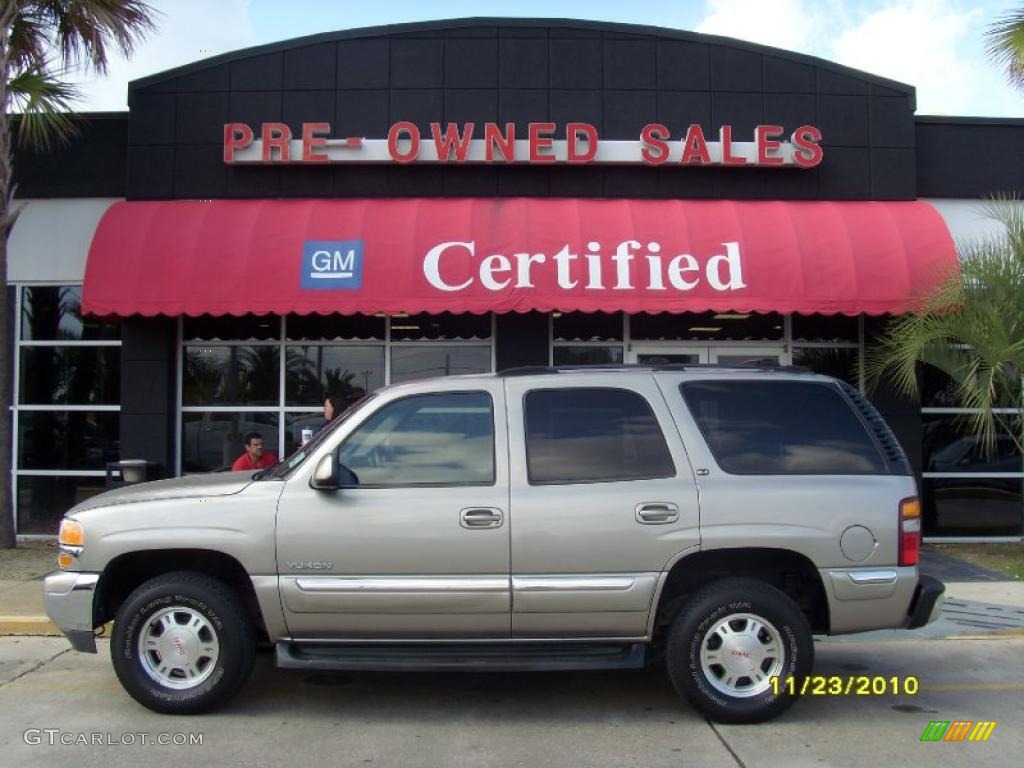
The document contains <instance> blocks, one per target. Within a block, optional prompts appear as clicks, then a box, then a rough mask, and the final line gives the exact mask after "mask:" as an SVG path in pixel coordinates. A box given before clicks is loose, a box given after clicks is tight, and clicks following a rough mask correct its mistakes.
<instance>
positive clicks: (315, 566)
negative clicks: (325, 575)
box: [287, 560, 334, 571]
mask: <svg viewBox="0 0 1024 768" xmlns="http://www.w3.org/2000/svg"><path fill="white" fill-rule="evenodd" d="M287 565H288V567H289V568H291V569H292V570H293V571H329V570H331V569H332V568H333V567H334V563H332V562H330V561H327V560H306V561H304V562H298V563H288V564H287Z"/></svg>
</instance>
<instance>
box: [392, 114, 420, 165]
mask: <svg viewBox="0 0 1024 768" xmlns="http://www.w3.org/2000/svg"><path fill="white" fill-rule="evenodd" d="M403 133H407V134H409V151H408V152H400V151H399V150H398V139H399V137H400V136H401V135H402V134H403ZM419 153H420V129H419V128H417V127H416V126H415V124H413V123H410V122H409V121H408V120H403V121H401V122H398V123H395V124H394V125H392V126H391V130H390V131H388V154H390V155H391V159H392V160H394V161H395V162H396V163H411V162H412V161H413V160H415V159H416V157H417V156H418V155H419Z"/></svg>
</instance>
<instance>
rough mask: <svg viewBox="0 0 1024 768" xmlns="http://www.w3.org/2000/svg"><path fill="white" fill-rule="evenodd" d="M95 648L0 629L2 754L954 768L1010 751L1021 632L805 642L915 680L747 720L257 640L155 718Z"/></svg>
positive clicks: (647, 697) (635, 694) (57, 761)
mask: <svg viewBox="0 0 1024 768" xmlns="http://www.w3.org/2000/svg"><path fill="white" fill-rule="evenodd" d="M99 646H100V647H99V653H98V654H97V655H95V656H92V655H88V654H78V653H74V652H71V651H69V650H68V649H67V643H66V642H64V641H63V640H60V639H57V638H36V637H31V638H30V637H6V638H0V712H3V717H2V718H0V755H3V758H2V760H0V762H2V763H3V765H5V766H6V765H17V766H24V768H32V767H33V766H45V767H46V768H55V767H57V766H69V768H70V767H72V766H73V767H74V768H82V767H83V766H109V765H129V764H145V765H147V766H155V767H156V766H164V765H168V766H171V765H173V766H181V765H191V764H196V765H198V764H201V765H203V766H205V767H206V768H218V767H219V766H225V768H227V767H228V766H230V768H235V766H239V765H253V766H262V765H292V764H295V763H296V762H297V761H298V762H301V763H302V764H308V765H332V766H346V767H347V766H354V767H359V766H362V768H374V766H389V767H390V766H402V767H403V768H421V767H422V768H437V767H438V766H456V765H457V766H462V767H463V768H478V767H479V768H504V767H505V766H530V768H548V766H550V767H551V768H565V767H566V766H584V765H585V766H588V767H590V768H606V767H607V768H627V767H630V766H635V768H657V767H658V766H666V767H668V766H671V767H672V768H680V767H681V766H708V767H710V768H718V767H723V768H737V767H741V768H760V766H794V768H810V767H811V766H814V767H815V768H825V767H827V766H835V767H836V768H865V767H866V766H882V765H887V766H895V765H899V766H910V767H911V768H915V767H916V766H922V768H924V767H925V766H927V767H928V768H946V767H947V766H948V767H949V768H954V767H956V768H959V767H960V766H963V765H997V766H998V765H1014V764H1017V763H1018V762H1019V759H1020V755H1021V753H1022V751H1024V709H1022V708H1021V707H1020V701H1021V696H1022V694H1024V638H1015V637H1001V636H994V637H993V638H992V639H989V640H986V641H967V640H957V639H951V640H936V641H934V642H925V643H908V642H898V643H886V642H850V643H833V642H819V643H817V644H816V646H817V647H816V661H815V674H817V675H827V676H830V675H836V676H841V677H846V676H849V675H868V676H872V677H875V678H881V679H890V678H891V677H892V676H898V677H900V678H902V679H905V678H906V676H908V675H913V676H914V677H916V678H917V679H918V680H919V681H920V690H919V692H918V693H917V694H916V695H912V696H911V695H898V696H894V695H892V694H891V693H886V694H884V695H865V696H857V695H835V696H824V695H823V696H811V695H808V696H805V697H804V698H803V699H801V700H800V701H798V702H797V703H796V704H795V706H794V707H793V708H792V709H791V710H789V711H788V712H787V713H785V714H784V715H783V716H782V717H780V718H778V719H776V720H773V721H771V722H770V723H765V724H763V725H752V726H725V725H717V724H710V723H708V722H707V721H706V720H705V719H704V718H702V717H700V716H698V715H697V714H696V712H694V711H693V710H692V709H691V708H690V707H689V706H687V705H686V704H685V703H683V702H681V701H680V700H679V698H678V697H677V696H676V695H675V693H674V692H673V691H672V688H671V686H670V685H669V683H668V681H667V680H666V678H665V675H664V673H663V672H662V671H661V670H660V669H658V668H656V667H652V668H648V669H643V670H623V671H616V672H605V673H597V672H594V673H582V672H581V673H548V674H488V675H485V674H472V673H462V674H432V673H421V674H405V673H402V674H399V673H393V674H387V673H359V674H339V673H302V672H295V671H289V670H278V669H274V668H273V666H272V663H271V662H272V657H271V655H270V654H268V653H261V654H259V656H258V658H257V663H256V670H255V674H254V675H253V678H252V680H251V681H250V683H249V684H248V685H247V686H246V687H245V688H244V689H243V690H242V692H241V694H240V695H239V696H238V698H237V699H235V700H234V701H233V702H232V703H231V704H230V705H228V706H227V707H226V708H225V709H223V710H221V711H219V712H216V713H213V714H210V715H206V716H181V717H170V716H162V715H158V714H155V713H153V712H150V711H149V710H147V709H144V708H142V707H141V706H139V705H138V704H136V703H135V702H134V701H133V700H132V699H130V698H129V697H128V695H127V694H126V693H124V691H123V690H121V688H120V685H119V684H118V682H117V679H116V677H115V675H114V672H113V670H112V668H111V664H110V658H109V648H108V643H107V642H106V641H101V642H100V644H99ZM933 720H940V721H956V720H962V721H995V722H996V723H997V725H996V727H995V730H994V731H993V732H992V735H991V737H990V738H989V740H988V741H987V742H985V743H970V742H964V743H949V742H946V743H943V742H936V743H928V742H924V743H923V742H921V736H922V734H923V732H924V730H925V729H926V728H927V727H928V725H929V723H930V722H931V721H933ZM46 730H50V731H52V732H53V733H54V735H53V739H54V741H53V743H51V742H50V738H51V737H50V736H49V735H48V734H47V733H46ZM160 734H172V735H179V736H180V734H185V736H186V737H191V736H201V737H202V744H195V743H194V742H193V743H192V744H188V743H187V738H186V740H184V741H183V740H182V739H181V738H179V739H178V741H179V743H177V744H174V743H171V744H166V745H158V744H157V745H154V744H153V743H152V742H153V740H154V739H155V738H156V737H157V736H159V735H160ZM143 736H145V737H146V738H147V739H148V743H147V745H143V744H142V743H141V740H142V737H143ZM96 738H98V739H99V741H100V743H99V744H96V743H93V742H92V740H93V739H96ZM61 739H65V740H66V741H68V742H70V743H64V744H62V743H61ZM83 740H84V743H83Z"/></svg>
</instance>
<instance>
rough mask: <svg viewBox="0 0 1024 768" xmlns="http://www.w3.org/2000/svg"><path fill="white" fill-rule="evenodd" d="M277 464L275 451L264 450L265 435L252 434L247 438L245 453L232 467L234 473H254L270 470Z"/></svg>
mask: <svg viewBox="0 0 1024 768" xmlns="http://www.w3.org/2000/svg"><path fill="white" fill-rule="evenodd" d="M275 464H277V456H276V455H274V452H273V451H264V450H263V435H261V434H260V433H259V432H250V433H249V434H247V435H246V436H245V453H243V454H242V455H241V456H239V457H238V458H237V459H236V460H235V463H234V464H232V465H231V471H232V472H252V471H255V470H257V469H270V467H272V466H274V465H275Z"/></svg>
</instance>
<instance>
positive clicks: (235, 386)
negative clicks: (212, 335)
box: [182, 346, 281, 405]
mask: <svg viewBox="0 0 1024 768" xmlns="http://www.w3.org/2000/svg"><path fill="white" fill-rule="evenodd" d="M280 366H281V352H280V349H279V347H277V346H266V347H243V346H238V347H186V348H185V370H184V377H183V391H182V396H183V404H184V405H277V402H278V391H279V390H280V379H279V375H280V374H279V371H280Z"/></svg>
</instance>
